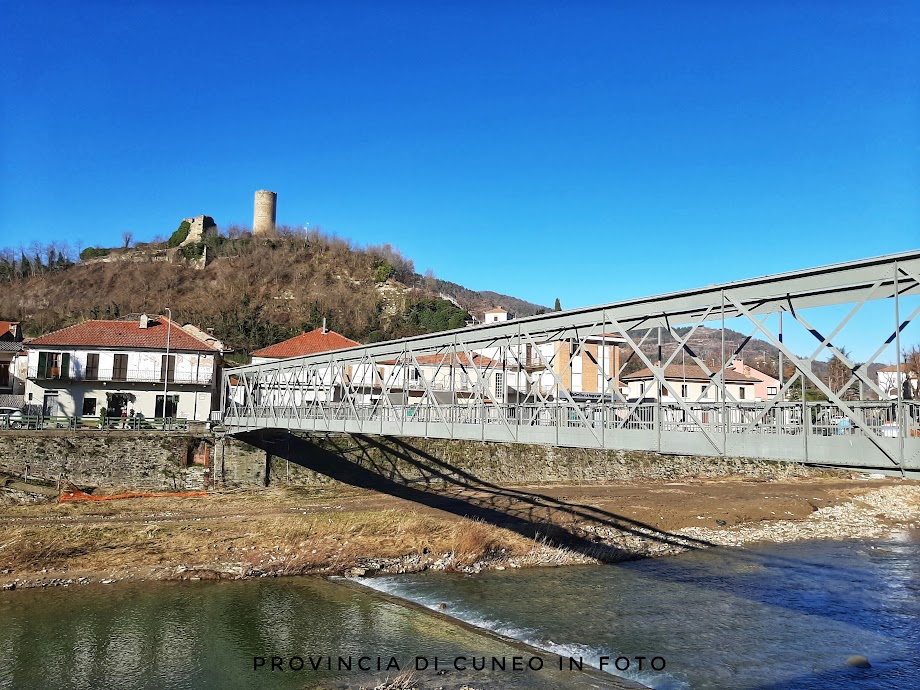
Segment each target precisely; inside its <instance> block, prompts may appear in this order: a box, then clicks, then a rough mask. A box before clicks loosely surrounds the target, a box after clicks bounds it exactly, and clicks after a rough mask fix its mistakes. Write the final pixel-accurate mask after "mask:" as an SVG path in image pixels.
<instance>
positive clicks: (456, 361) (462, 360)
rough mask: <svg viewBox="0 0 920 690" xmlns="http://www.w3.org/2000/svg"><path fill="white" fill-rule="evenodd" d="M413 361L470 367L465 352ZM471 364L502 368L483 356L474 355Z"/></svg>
mask: <svg viewBox="0 0 920 690" xmlns="http://www.w3.org/2000/svg"><path fill="white" fill-rule="evenodd" d="M415 359H416V361H417V362H418V363H419V364H420V365H422V364H433V365H435V366H438V365H441V366H445V367H449V366H451V365H452V364H453V365H455V366H464V367H468V366H472V365H471V364H470V358H469V356H468V355H467V354H466V353H465V352H458V353H456V354H443V355H421V356H418V357H416V358H415ZM404 361H405V363H406V365H408V366H412V365H414V364H415V362H413V361H412V359H411V358H407V359H406V360H404ZM396 363H397V362H396V360H394V359H391V360H389V361H386V362H378V364H390V365H394V364H396ZM473 364H474V365H475V366H477V367H480V368H482V369H485V368H486V367H491V368H493V369H501V366H502V363H501V362H500V361H497V360H494V359H491V358H489V357H486V356H485V355H480V354H476V353H474V354H473ZM506 369H517V367H513V366H510V365H507V366H506Z"/></svg>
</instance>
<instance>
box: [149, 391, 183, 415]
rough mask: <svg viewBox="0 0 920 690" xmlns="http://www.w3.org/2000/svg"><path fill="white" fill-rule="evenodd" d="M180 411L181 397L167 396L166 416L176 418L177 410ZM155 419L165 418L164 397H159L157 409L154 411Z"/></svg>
mask: <svg viewBox="0 0 920 690" xmlns="http://www.w3.org/2000/svg"><path fill="white" fill-rule="evenodd" d="M178 409H179V396H178V395H167V396H166V416H167V417H175V416H176V410H178ZM153 414H154V416H155V417H162V416H163V396H162V395H158V396H157V404H156V409H155V410H154V413H153Z"/></svg>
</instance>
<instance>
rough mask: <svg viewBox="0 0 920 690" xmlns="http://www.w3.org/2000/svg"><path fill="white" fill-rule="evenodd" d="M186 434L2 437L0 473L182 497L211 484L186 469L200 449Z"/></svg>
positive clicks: (44, 433) (81, 433) (5, 434)
mask: <svg viewBox="0 0 920 690" xmlns="http://www.w3.org/2000/svg"><path fill="white" fill-rule="evenodd" d="M201 441H202V439H201V438H200V437H195V436H191V435H189V434H173V433H163V432H157V433H150V432H146V433H144V432H131V431H79V432H68V431H39V432H36V431H3V432H0V472H3V473H6V474H10V475H13V476H16V477H23V478H31V479H38V480H44V481H48V482H55V483H57V482H72V483H74V484H77V485H80V486H84V485H86V486H106V487H125V488H136V489H149V490H156V491H183V490H186V489H193V488H201V486H202V484H203V483H209V482H208V481H206V480H204V479H203V477H202V474H203V473H202V471H201V470H202V469H208V471H210V468H202V467H201V466H194V467H192V468H190V467H188V466H187V465H189V464H190V460H192V459H193V458H194V453H195V451H196V450H197V449H198V447H199V446H200V444H201Z"/></svg>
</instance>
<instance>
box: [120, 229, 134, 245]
mask: <svg viewBox="0 0 920 690" xmlns="http://www.w3.org/2000/svg"><path fill="white" fill-rule="evenodd" d="M133 239H134V233H133V232H131V231H130V230H125V231H124V232H123V233H121V241H122V242H124V247H125V249H127V248H128V247H130V246H131V240H133Z"/></svg>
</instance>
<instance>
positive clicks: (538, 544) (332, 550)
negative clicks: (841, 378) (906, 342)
mask: <svg viewBox="0 0 920 690" xmlns="http://www.w3.org/2000/svg"><path fill="white" fill-rule="evenodd" d="M112 493H115V492H114V491H113V492H112ZM0 499H2V500H3V501H4V503H3V504H2V505H0V587H3V588H4V589H15V588H23V587H48V586H72V585H77V584H85V583H91V582H97V583H100V582H101V583H106V584H110V583H114V582H117V581H120V580H143V579H239V578H252V577H270V576H281V575H302V574H320V575H332V574H336V575H343V574H344V575H357V576H372V575H374V574H377V573H405V572H417V571H422V570H428V569H435V570H459V571H466V572H478V571H480V570H483V569H504V568H518V567H534V566H557V565H570V564H583V563H605V562H615V561H619V560H626V559H635V558H644V557H651V556H662V555H668V554H673V553H679V552H681V551H685V550H687V549H692V548H706V547H709V546H715V545H718V546H743V545H744V544H748V543H752V542H757V541H764V540H767V541H777V542H786V541H796V540H803V539H844V538H868V537H879V536H882V535H885V534H888V533H891V532H893V531H898V530H906V529H917V528H918V527H920V483H918V482H904V481H898V480H879V479H869V480H867V479H865V478H862V479H860V478H840V477H836V476H830V477H817V478H816V477H808V478H800V479H784V480H782V481H750V480H741V479H737V480H732V479H729V480H725V479H721V480H707V479H697V480H687V481H681V482H644V483H630V484H622V483H610V484H593V485H590V486H571V485H565V486H562V485H552V486H502V487H490V488H488V489H487V490H483V489H479V490H476V491H473V490H456V489H451V490H444V491H441V492H438V491H432V490H427V491H426V492H425V500H424V501H423V502H419V501H412V500H407V499H406V498H399V497H395V496H390V495H383V494H379V493H375V492H370V491H363V490H358V489H354V488H351V487H338V488H323V489H304V488H275V489H270V490H261V491H237V492H226V493H214V494H211V495H208V496H206V497H201V498H138V499H126V500H118V501H106V502H82V503H63V504H61V503H57V502H54V501H51V502H47V501H46V502H41V501H38V502H31V503H25V504H23V502H22V500H21V499H22V496H14V495H13V494H12V493H10V492H7V493H5V494H3V495H0Z"/></svg>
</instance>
